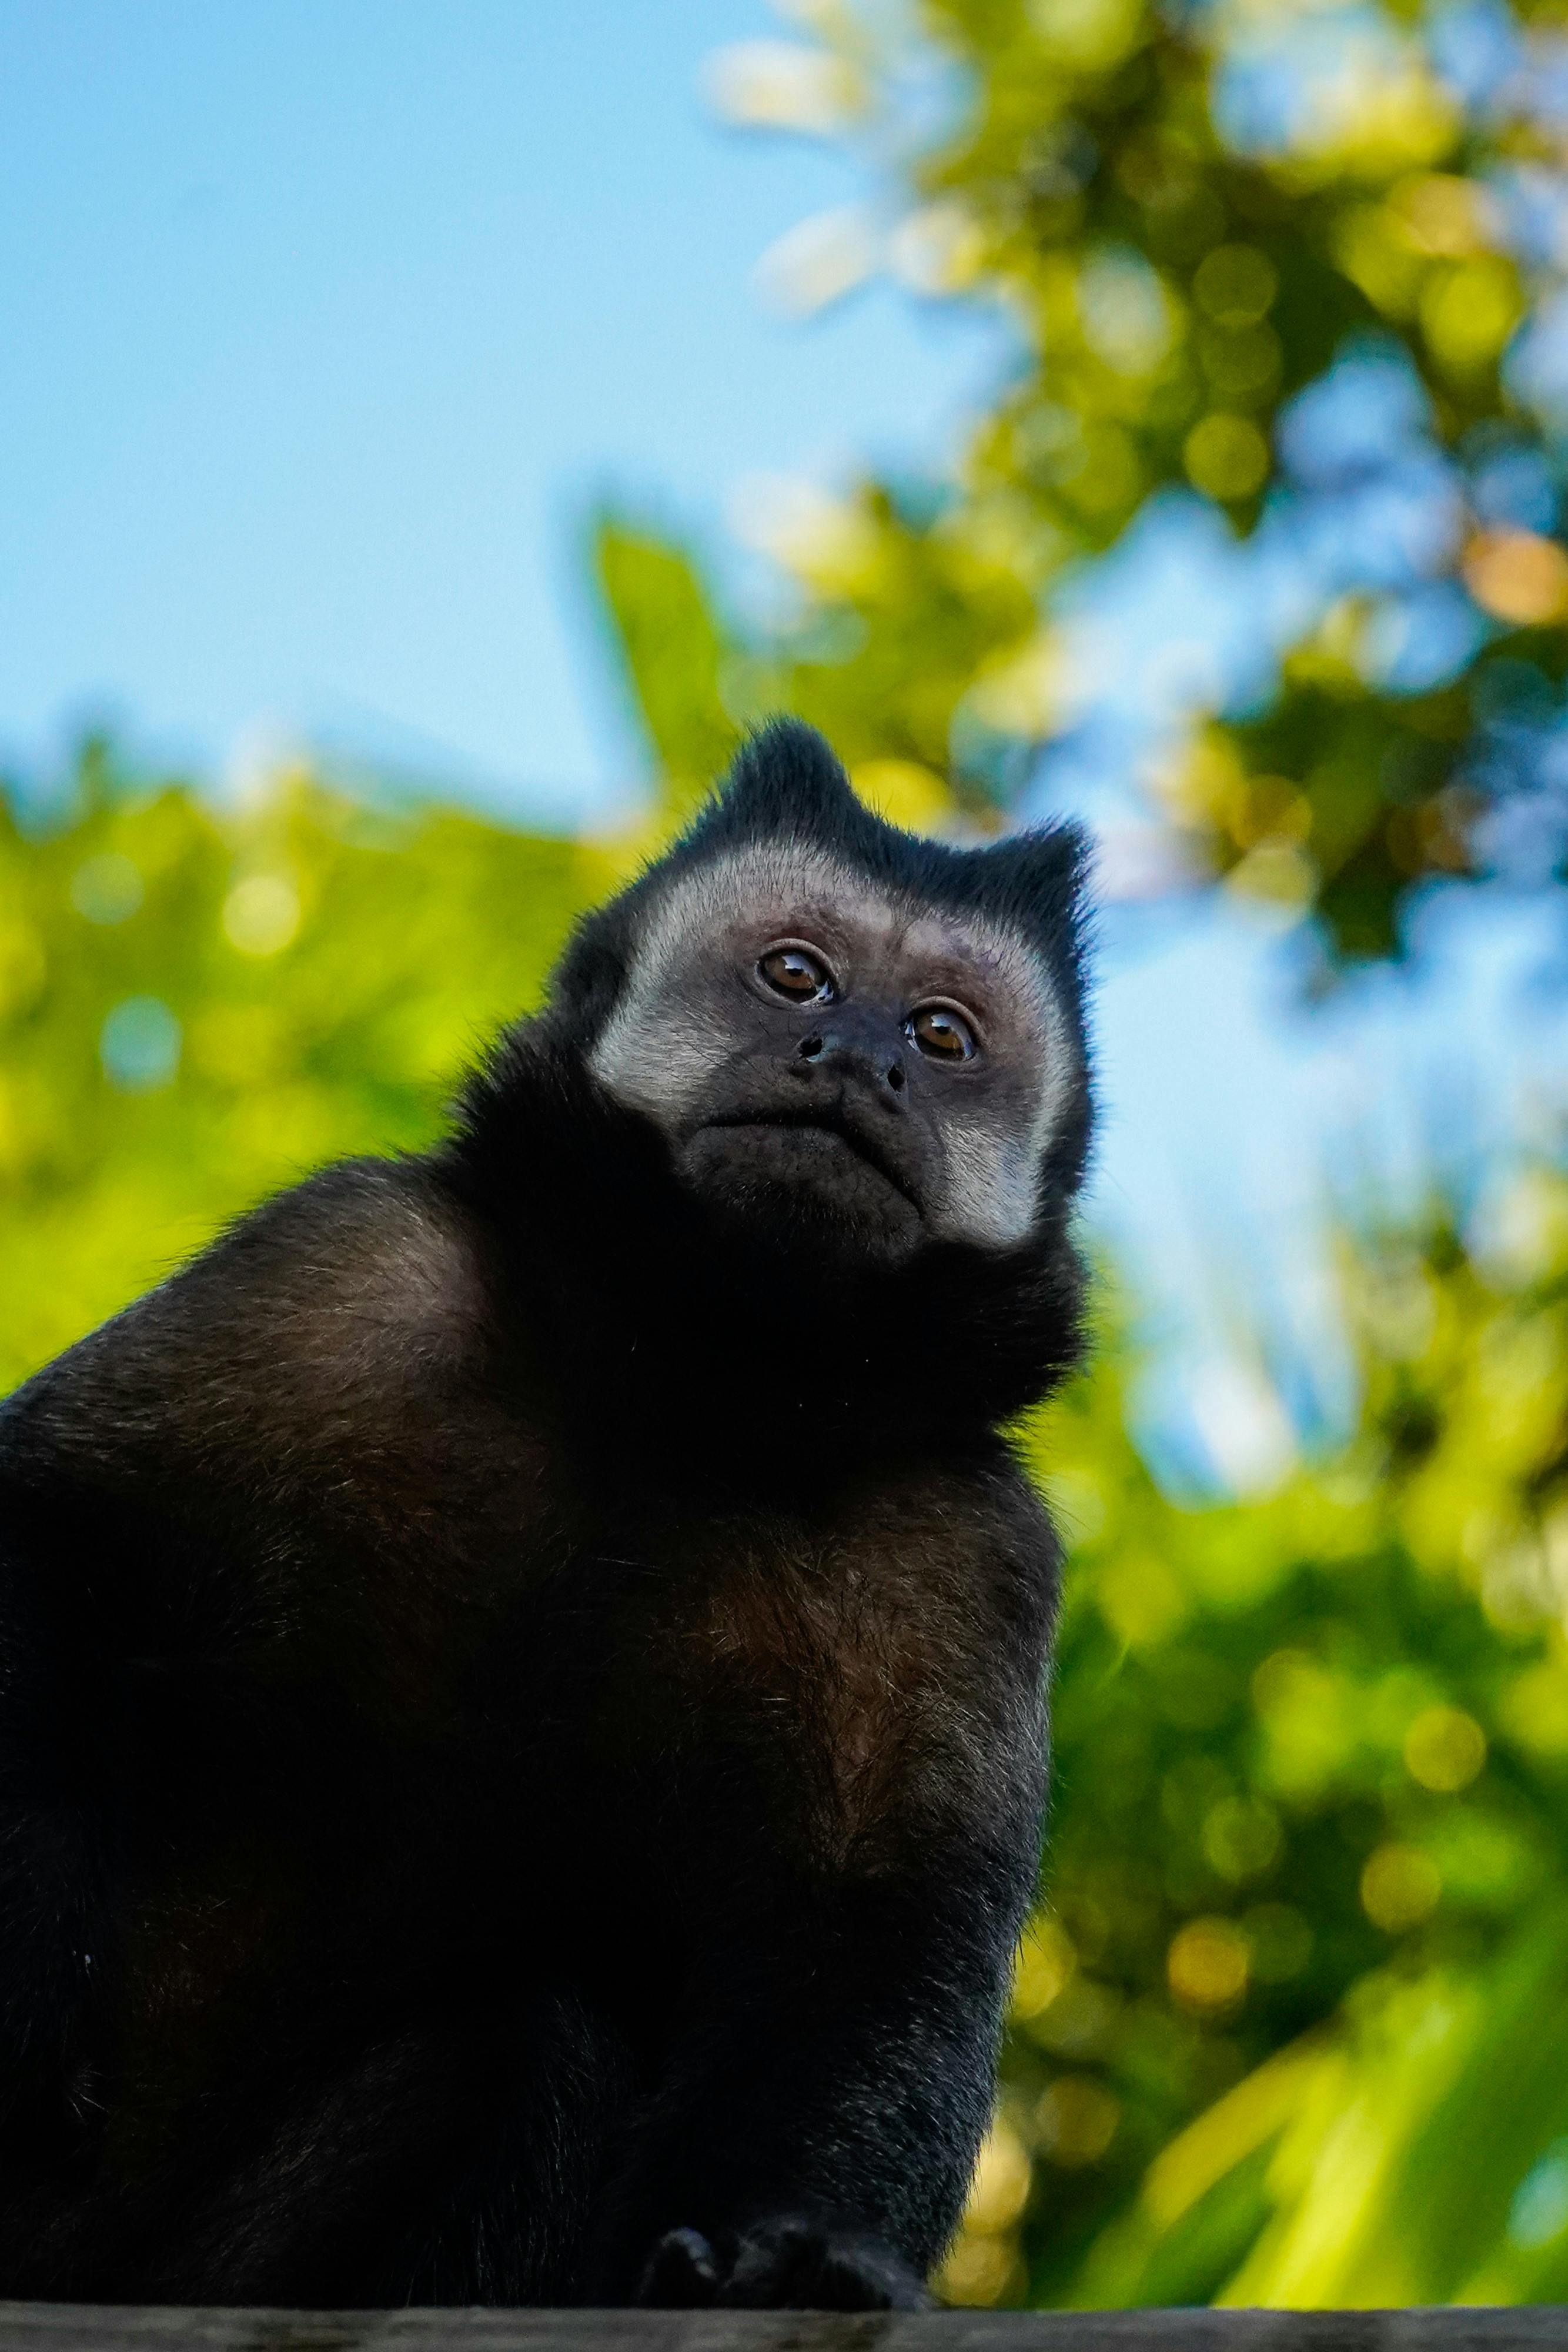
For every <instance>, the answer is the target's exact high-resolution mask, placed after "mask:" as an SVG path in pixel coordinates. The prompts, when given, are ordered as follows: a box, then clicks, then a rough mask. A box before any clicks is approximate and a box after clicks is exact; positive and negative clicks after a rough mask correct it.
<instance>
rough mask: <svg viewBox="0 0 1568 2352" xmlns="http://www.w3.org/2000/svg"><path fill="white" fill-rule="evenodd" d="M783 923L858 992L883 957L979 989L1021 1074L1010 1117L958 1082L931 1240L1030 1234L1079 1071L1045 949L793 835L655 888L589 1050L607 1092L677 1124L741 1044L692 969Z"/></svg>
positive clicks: (675, 1130) (996, 1034)
mask: <svg viewBox="0 0 1568 2352" xmlns="http://www.w3.org/2000/svg"><path fill="white" fill-rule="evenodd" d="M785 937H796V938H800V937H803V938H806V939H809V940H813V941H815V942H817V943H818V944H820V945H821V948H822V949H823V950H824V951H825V952H827V953H828V955H829V957H830V960H831V961H832V963H833V966H834V970H835V971H837V972H838V973H839V974H840V976H841V978H842V979H843V980H844V981H845V982H846V985H847V987H848V989H849V990H850V992H852V991H853V984H854V972H855V968H856V965H857V963H859V964H862V965H863V964H865V963H867V962H869V961H876V962H878V963H879V964H881V965H883V968H886V967H887V966H888V965H889V964H895V965H896V968H897V969H898V970H899V971H901V972H903V971H907V972H908V973H909V974H910V975H911V977H912V981H913V982H915V983H917V984H918V985H919V986H922V987H925V988H927V989H930V988H935V989H936V992H938V993H941V992H944V991H946V992H951V993H953V994H955V995H956V996H958V997H959V998H960V999H961V1000H962V1001H965V1002H969V1001H971V1000H972V999H975V998H977V999H978V1000H979V1003H978V1004H977V1010H978V1011H979V1012H980V1013H982V1015H983V1017H984V1020H985V1025H986V1028H987V1032H988V1052H989V1053H990V1054H991V1055H992V1056H993V1058H996V1059H999V1060H1004V1061H1005V1062H1006V1064H1007V1065H1008V1066H1009V1070H1010V1072H1011V1076H1012V1080H1013V1087H1012V1100H1013V1109H1014V1116H1013V1117H1012V1118H1009V1121H1008V1123H1007V1125H1006V1127H1005V1128H1003V1127H1001V1126H998V1124H997V1122H996V1120H995V1118H987V1117H986V1116H985V1115H984V1113H983V1110H982V1108H981V1106H980V1105H979V1104H978V1103H977V1101H976V1100H975V1099H974V1098H973V1097H970V1098H968V1099H966V1097H965V1095H964V1093H963V1091H962V1088H963V1083H964V1082H963V1081H962V1080H956V1081H955V1083H954V1089H953V1093H952V1096H951V1097H950V1100H949V1103H948V1106H947V1107H946V1108H945V1110H944V1114H943V1117H942V1119H941V1122H940V1133H941V1141H942V1147H943V1153H944V1168H943V1178H942V1181H941V1184H940V1186H939V1188H938V1189H939V1197H937V1198H935V1199H933V1200H931V1201H930V1202H928V1203H927V1223H928V1225H929V1227H930V1230H931V1233H932V1235H933V1238H940V1239H946V1240H956V1241H967V1242H969V1243H972V1244H978V1245H980V1246H982V1247H990V1248H998V1249H999V1248H1006V1247H1008V1246H1009V1245H1010V1244H1016V1243H1018V1242H1021V1241H1023V1240H1024V1239H1025V1238H1026V1237H1027V1235H1028V1234H1029V1232H1030V1226H1031V1225H1032V1223H1033V1222H1034V1217H1035V1213H1036V1207H1037V1201H1036V1182H1037V1179H1038V1173H1039V1170H1040V1162H1041V1160H1042V1157H1043V1155H1044V1153H1045V1151H1046V1150H1047V1148H1048V1146H1049V1144H1050V1141H1051V1135H1052V1133H1053V1131H1054V1129H1055V1125H1056V1121H1057V1119H1058V1118H1059V1117H1060V1116H1061V1111H1062V1109H1063V1108H1064V1106H1065V1104H1066V1101H1067V1098H1068V1096H1069V1094H1070V1092H1071V1087H1072V1086H1073V1083H1074V1079H1075V1076H1076V1071H1075V1066H1074V1060H1073V1053H1072V1046H1071V1034H1070V1031H1069V1028H1068V1024H1067V1022H1066V1020H1065V1019H1064V1017H1063V1014H1062V1011H1061V1004H1060V1003H1059V1002H1058V1000H1057V996H1056V992H1055V990H1054V988H1053V987H1052V985H1051V976H1050V974H1049V972H1048V971H1047V970H1046V968H1045V965H1044V963H1043V961H1041V959H1040V957H1039V956H1038V955H1036V954H1035V953H1034V951H1033V950H1032V949H1031V948H1030V946H1029V945H1028V943H1027V942H1026V941H1025V940H1021V939H1020V938H1019V936H1018V935H1017V934H1016V933H1015V932H1013V931H1012V930H1010V929H1008V928H1007V927H1005V926H1003V925H1000V924H992V923H989V922H987V921H985V920H984V919H978V918H975V917H969V916H966V917H963V918H960V917H957V916H949V915H946V914H944V913H940V912H938V911H936V910H935V909H933V908H931V907H929V906H928V905H925V904H923V903H921V902H919V901H915V900H912V899H907V898H904V897H902V896H900V895H898V894H895V893H890V892H883V891H881V890H879V889H878V888H877V887H876V886H875V885H874V884H873V883H871V882H869V881H868V880H867V878H866V877H865V876H864V875H863V874H861V873H858V872H857V871H856V870H855V869H854V868H853V867H852V866H845V865H841V864H840V863H839V862H838V861H837V860H836V859H834V858H832V857H831V856H828V855H826V854H825V853H823V852H821V851H820V850H815V849H809V848H803V847H797V846H794V845H789V844H783V843H767V844H760V845H754V846H752V847H749V848H746V849H740V850H736V851H733V852H731V853H730V854H729V855H727V856H723V857H718V858H716V859H715V860H714V861H713V862H712V864H711V865H708V866H702V867H699V868H696V869H695V870H694V871H692V872H690V873H688V874H685V875H683V876H681V877H679V878H678V879H677V880H676V881H675V882H674V883H673V884H672V885H671V886H670V887H668V889H667V890H665V891H664V893H663V894H662V895H661V896H660V897H659V898H657V899H656V900H655V901H654V902H653V906H652V908H650V910H649V912H648V915H647V917H646V918H645V921H644V927H643V933H642V936H641V937H640V938H639V939H638V940H636V942H635V944H634V949H633V957H632V972H631V977H630V980H629V982H628V983H627V986H626V988H625V990H624V992H623V993H622V997H621V999H620V1001H619V1003H617V1005H616V1008H615V1011H614V1013H612V1016H611V1019H610V1020H609V1022H608V1023H607V1024H606V1025H605V1028H604V1031H603V1034H602V1035H601V1038H600V1040H599V1043H598V1045H597V1046H596V1047H595V1049H594V1052H593V1054H592V1056H591V1068H592V1070H593V1073H594V1075H595V1076H596V1077H597V1078H598V1079H599V1081H600V1083H601V1085H602V1086H603V1087H604V1088H605V1090H606V1092H607V1093H609V1094H610V1095H611V1096H612V1097H614V1099H615V1100H616V1101H618V1102H620V1103H622V1105H624V1106H625V1107H626V1108H630V1109H633V1110H636V1111H640V1112H641V1113H642V1114H643V1116H644V1117H646V1118H649V1119H651V1120H652V1121H653V1123H654V1124H655V1125H656V1126H657V1127H659V1128H660V1129H662V1130H663V1131H664V1133H666V1134H668V1135H670V1136H671V1137H672V1138H678V1137H680V1136H681V1135H682V1134H683V1133H684V1132H685V1129H686V1128H687V1126H688V1124H689V1123H690V1122H691V1121H692V1120H693V1119H694V1118H695V1117H696V1116H697V1115H698V1114H699V1113H700V1110H701V1108H702V1107H703V1105H704V1104H705V1103H706V1100H707V1099H708V1096H709V1089H710V1088H711V1087H712V1086H713V1084H714V1082H715V1080H716V1078H717V1076H718V1074H719V1072H720V1071H721V1070H722V1069H723V1068H724V1067H725V1066H726V1065H727V1064H728V1063H730V1062H731V1061H732V1059H733V1057H734V1055H735V1052H736V1034H735V1029H734V1025H733V1021H732V1018H731V1017H730V1016H729V1014H728V1013H727V1012H726V1009H725V998H724V996H723V993H722V992H716V991H713V990H706V991H705V990H704V989H703V988H701V987H700V986H698V987H695V988H694V985H693V982H694V976H695V975H699V974H700V971H701V970H702V968H703V967H705V966H711V967H712V968H714V969H715V970H717V969H719V968H723V967H733V968H735V969H737V970H738V969H740V968H742V967H749V965H750V963H751V962H752V961H754V960H755V958H756V956H757V955H758V953H760V952H761V950H762V949H763V948H764V947H765V946H766V945H767V944H768V942H769V941H770V940H775V939H779V938H785Z"/></svg>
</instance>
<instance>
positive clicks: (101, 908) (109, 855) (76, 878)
mask: <svg viewBox="0 0 1568 2352" xmlns="http://www.w3.org/2000/svg"><path fill="white" fill-rule="evenodd" d="M142 895H143V894H142V887H141V875H140V873H139V872H138V871H137V869H136V867H135V866H133V865H132V864H131V860H130V858H129V857H122V856H120V852H119V851H118V850H115V849H106V850H103V851H101V852H100V853H99V856H97V857H88V858H84V859H83V861H82V863H81V864H80V865H79V866H78V867H77V870H76V872H75V873H74V874H73V875H72V876H71V905H72V906H73V907H74V908H76V910H77V913H78V915H83V916H85V917H86V919H87V920H88V921H89V923H123V922H125V921H126V920H127V919H129V918H130V917H131V916H132V915H134V914H135V912H136V910H137V908H139V907H140V906H141V899H142Z"/></svg>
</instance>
